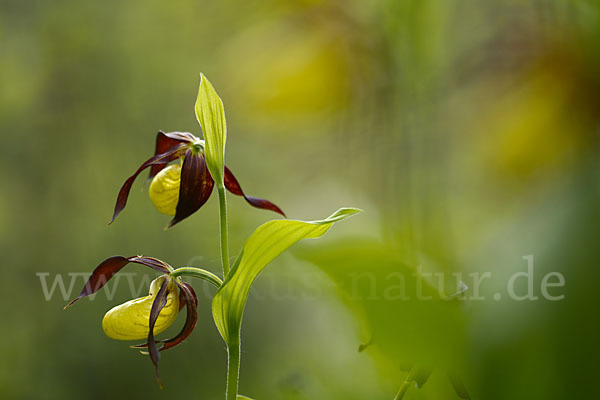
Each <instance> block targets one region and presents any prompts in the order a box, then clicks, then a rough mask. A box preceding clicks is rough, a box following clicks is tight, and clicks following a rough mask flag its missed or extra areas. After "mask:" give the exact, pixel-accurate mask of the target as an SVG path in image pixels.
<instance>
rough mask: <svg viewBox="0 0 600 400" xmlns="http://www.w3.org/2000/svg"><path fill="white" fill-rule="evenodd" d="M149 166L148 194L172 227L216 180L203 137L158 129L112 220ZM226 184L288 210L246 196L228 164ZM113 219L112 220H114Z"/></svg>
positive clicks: (235, 191) (269, 207)
mask: <svg viewBox="0 0 600 400" xmlns="http://www.w3.org/2000/svg"><path fill="white" fill-rule="evenodd" d="M178 158H183V163H182V165H181V166H179V165H171V166H167V164H169V163H170V162H171V161H174V160H176V159H178ZM148 167H150V178H153V180H152V183H151V185H150V190H149V195H150V198H151V200H152V203H153V204H154V206H155V207H156V209H157V210H158V211H159V212H161V213H163V214H167V215H171V216H173V219H172V220H171V222H170V223H169V227H171V226H173V225H175V224H176V223H178V222H179V221H181V220H183V219H185V218H187V217H189V216H190V215H192V214H193V213H194V212H196V211H197V210H198V209H199V208H200V207H201V206H202V205H203V204H204V203H205V202H206V201H207V200H208V198H209V197H210V195H211V193H212V190H213V186H214V181H213V178H212V177H211V175H210V173H209V171H208V167H207V165H206V159H205V157H204V141H203V140H200V139H199V138H197V137H196V136H194V135H192V134H191V133H188V132H169V133H165V132H162V131H161V132H158V135H157V136H156V151H155V155H154V156H153V157H151V158H150V159H148V160H147V161H146V162H144V163H143V164H142V165H141V166H140V167H139V168H138V170H137V171H136V172H135V173H134V174H133V175H132V176H130V177H129V178H128V179H127V180H126V181H125V183H124V184H123V186H122V187H121V190H120V191H119V195H118V197H117V202H116V204H115V211H114V214H113V218H112V221H114V220H115V218H116V217H117V215H119V213H120V212H121V211H122V210H123V208H125V205H126V204H127V198H128V196H129V192H130V190H131V186H132V185H133V182H134V181H135V178H137V176H138V175H139V174H140V173H141V172H142V171H143V170H144V169H146V168H148ZM224 184H225V188H227V190H229V191H230V192H231V193H233V194H235V195H237V196H242V197H243V198H244V199H245V200H246V201H247V202H248V203H249V204H250V205H252V206H254V207H256V208H261V209H264V210H271V211H274V212H276V213H279V214H281V215H282V216H284V217H285V214H284V213H283V211H281V209H280V208H279V207H277V206H276V205H275V204H273V203H271V202H270V201H268V200H265V199H259V198H256V197H251V196H247V195H246V194H245V193H244V191H243V190H242V187H241V186H240V184H239V182H238V181H237V179H236V178H235V176H234V175H233V174H232V173H231V171H230V170H229V168H227V167H225V177H224ZM112 221H111V223H112Z"/></svg>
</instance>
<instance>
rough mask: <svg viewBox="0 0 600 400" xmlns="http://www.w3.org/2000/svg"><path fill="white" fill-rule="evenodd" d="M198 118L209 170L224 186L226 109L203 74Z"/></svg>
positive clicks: (197, 109)
mask: <svg viewBox="0 0 600 400" xmlns="http://www.w3.org/2000/svg"><path fill="white" fill-rule="evenodd" d="M196 118H197V119H198V122H199V123H200V126H201V127H202V133H203V134H204V142H205V143H204V153H205V155H206V164H207V166H208V170H209V171H210V174H211V176H212V177H213V179H214V180H215V182H216V183H217V185H221V186H222V185H223V177H224V168H225V142H226V140H227V124H226V122H225V109H224V108H223V102H222V101H221V98H220V97H219V95H218V94H217V92H216V91H215V89H214V88H213V86H212V85H211V84H210V82H209V81H208V79H206V77H205V76H204V74H202V73H201V74H200V87H199V88H198V98H197V99H196Z"/></svg>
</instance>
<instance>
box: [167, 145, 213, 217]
mask: <svg viewBox="0 0 600 400" xmlns="http://www.w3.org/2000/svg"><path fill="white" fill-rule="evenodd" d="M213 185H214V181H213V179H212V177H211V176H210V173H209V172H208V168H207V166H206V160H205V159H204V154H203V153H198V154H194V153H193V152H192V150H191V149H188V150H187V152H186V154H185V159H184V160H183V166H182V167H181V183H180V185H179V202H178V203H177V208H176V209H175V217H174V218H173V220H171V223H170V224H169V228H170V227H172V226H173V225H175V224H176V223H178V222H179V221H181V220H183V219H185V218H187V217H189V216H190V215H192V214H193V213H195V212H196V211H197V210H198V209H199V208H200V207H202V205H203V204H204V203H206V200H208V198H209V197H210V194H211V193H212V190H213Z"/></svg>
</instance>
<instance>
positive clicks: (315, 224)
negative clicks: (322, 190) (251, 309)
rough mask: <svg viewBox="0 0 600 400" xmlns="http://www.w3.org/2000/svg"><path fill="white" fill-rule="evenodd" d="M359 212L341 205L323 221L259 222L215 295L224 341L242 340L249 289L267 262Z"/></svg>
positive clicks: (218, 326) (215, 310)
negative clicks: (241, 334) (242, 327)
mask: <svg viewBox="0 0 600 400" xmlns="http://www.w3.org/2000/svg"><path fill="white" fill-rule="evenodd" d="M359 212H360V210H358V209H355V208H341V209H339V210H338V211H336V212H335V213H333V214H332V215H331V216H329V217H327V218H325V219H323V220H320V221H311V222H305V221H293V220H274V221H269V222H266V223H265V224H263V225H261V226H259V227H258V228H257V229H256V231H254V233H253V234H252V235H251V236H250V237H249V238H248V240H247V242H246V244H245V246H244V249H243V250H242V253H241V254H240V256H239V257H238V259H237V261H236V262H235V264H234V266H233V268H232V269H231V272H230V273H229V275H228V276H227V279H226V280H225V282H224V283H223V285H222V286H221V288H220V289H219V291H218V292H217V294H216V295H215V297H214V299H213V303H212V311H213V317H214V319H215V323H216V325H217V328H218V329H219V332H220V333H221V336H223V339H224V340H225V342H226V343H227V344H229V345H232V344H233V345H235V344H236V343H237V342H238V341H239V330H240V327H241V323H242V315H243V313H244V307H245V305H246V299H247V297H248V292H249V291H250V287H251V286H252V283H253V282H254V280H255V279H256V277H257V276H258V274H259V273H260V272H261V271H262V270H263V269H264V268H265V267H266V266H267V264H269V263H270V262H271V261H273V259H274V258H275V257H277V256H278V255H279V254H281V253H282V252H284V251H285V250H286V249H288V248H289V247H290V246H292V245H293V244H294V243H296V242H298V241H299V240H302V239H311V238H318V237H321V236H323V235H324V234H325V233H326V232H327V231H328V230H329V228H331V226H332V225H333V224H334V223H335V222H337V221H340V220H342V219H345V218H347V217H350V216H352V215H354V214H357V213H359Z"/></svg>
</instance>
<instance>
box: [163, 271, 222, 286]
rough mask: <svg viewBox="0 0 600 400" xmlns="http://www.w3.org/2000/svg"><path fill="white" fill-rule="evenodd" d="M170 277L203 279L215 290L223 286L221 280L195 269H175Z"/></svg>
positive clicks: (210, 273)
mask: <svg viewBox="0 0 600 400" xmlns="http://www.w3.org/2000/svg"><path fill="white" fill-rule="evenodd" d="M171 276H173V277H175V278H176V277H178V276H193V277H194V278H200V279H203V280H205V281H207V282H209V283H211V284H213V285H214V286H215V287H216V288H217V289H218V288H220V287H221V285H222V284H223V281H222V280H221V278H219V277H218V276H216V275H215V274H213V273H212V272H209V271H206V270H203V269H201V268H195V267H181V268H177V269H176V270H174V271H173V272H171Z"/></svg>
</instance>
